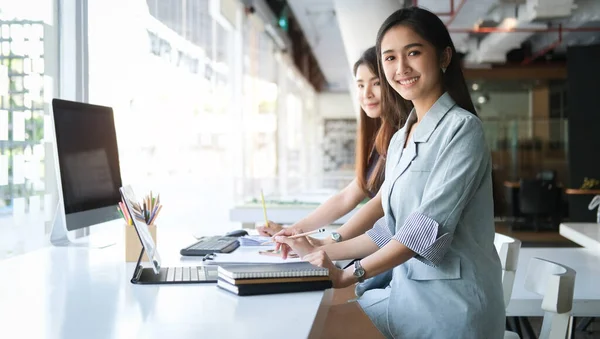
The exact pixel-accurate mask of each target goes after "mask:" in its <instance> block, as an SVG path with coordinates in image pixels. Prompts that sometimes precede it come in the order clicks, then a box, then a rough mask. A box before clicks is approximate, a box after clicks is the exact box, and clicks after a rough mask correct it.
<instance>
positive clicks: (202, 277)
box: [131, 266, 219, 284]
mask: <svg viewBox="0 0 600 339" xmlns="http://www.w3.org/2000/svg"><path fill="white" fill-rule="evenodd" d="M218 276H219V274H218V267H217V266H215V267H211V266H197V267H161V268H160V271H159V273H158V274H156V273H154V270H153V269H152V268H150V267H145V268H144V267H142V266H139V267H138V268H137V269H136V271H135V272H134V274H133V278H131V282H132V283H134V284H186V283H215V282H217V277H218Z"/></svg>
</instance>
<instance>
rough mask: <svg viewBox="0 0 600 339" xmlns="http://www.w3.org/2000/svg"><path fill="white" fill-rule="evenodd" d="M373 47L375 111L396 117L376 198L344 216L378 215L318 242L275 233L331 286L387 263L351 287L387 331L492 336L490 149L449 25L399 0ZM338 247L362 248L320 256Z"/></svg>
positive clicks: (498, 304) (498, 334)
mask: <svg viewBox="0 0 600 339" xmlns="http://www.w3.org/2000/svg"><path fill="white" fill-rule="evenodd" d="M377 51H378V58H379V59H378V61H379V65H380V74H383V75H385V79H386V81H382V82H381V93H382V97H381V104H382V119H383V121H386V120H387V119H393V118H394V117H395V116H396V117H400V119H401V120H404V121H406V124H405V125H404V126H403V127H402V128H401V129H400V130H399V131H398V132H397V133H395V134H394V136H393V138H392V140H391V141H390V146H389V148H388V152H387V157H386V169H385V182H384V183H383V185H382V187H381V190H380V191H379V193H378V194H377V196H376V197H375V198H374V199H373V201H376V202H377V201H378V202H379V204H367V205H366V206H365V207H363V208H361V210H360V211H359V213H358V214H356V215H355V216H354V217H353V219H355V220H360V219H361V216H362V215H361V214H362V213H365V214H367V213H373V214H375V213H376V212H381V211H383V213H384V216H383V217H382V218H381V219H379V220H377V222H375V225H373V227H372V229H370V230H369V231H367V233H366V234H365V235H363V236H360V237H357V238H355V239H351V240H348V241H344V242H341V243H335V244H331V245H326V246H322V247H319V248H314V247H313V246H311V244H309V243H308V242H307V241H306V239H302V238H299V239H289V238H287V237H276V239H275V240H276V241H278V242H281V243H285V244H286V245H288V246H290V247H292V249H294V251H295V252H296V253H298V254H300V255H302V256H303V258H304V259H305V260H307V261H310V262H311V263H312V264H314V265H318V266H322V267H327V268H328V269H329V271H330V277H331V279H332V281H333V286H334V287H336V288H343V287H346V286H349V285H351V284H353V283H355V282H357V281H358V282H362V281H363V280H364V279H365V278H370V277H373V276H378V275H380V274H381V273H383V272H390V271H391V276H392V278H391V281H389V284H387V285H383V286H380V288H374V289H370V290H368V291H366V292H364V294H362V296H360V298H358V303H359V304H360V306H361V307H362V309H363V310H364V311H365V313H366V314H367V316H369V318H370V319H371V320H372V321H373V323H374V324H375V326H376V327H377V328H378V329H379V330H380V331H381V333H383V334H384V335H385V336H386V337H392V338H502V337H503V334H504V319H505V314H504V299H503V293H502V284H501V273H502V272H501V266H500V260H499V258H498V254H497V252H496V250H495V247H494V233H495V228H494V208H493V199H492V178H491V169H492V166H491V157H490V152H489V149H488V148H487V144H486V142H485V138H484V133H483V127H482V123H481V121H480V120H479V118H478V117H477V116H476V115H475V110H474V109H473V103H472V102H471V99H470V96H469V94H468V91H467V87H466V84H465V81H464V77H463V74H462V70H461V68H460V65H459V62H458V61H457V60H456V58H453V56H454V55H455V48H454V44H453V43H452V40H451V39H450V34H449V33H448V30H447V28H446V27H445V25H444V23H443V22H442V21H441V20H440V19H439V18H438V17H437V16H436V15H435V14H433V13H431V12H429V11H427V10H424V9H421V8H416V7H413V8H405V9H401V10H399V11H397V12H395V13H393V14H392V15H391V16H390V17H388V18H387V19H386V21H385V22H384V23H383V25H382V27H381V28H380V30H379V33H378V35H377ZM369 210H371V211H372V212H368V211H369ZM365 223H366V221H365ZM348 258H363V259H361V260H358V261H355V264H354V267H349V268H346V269H344V270H340V269H338V268H336V267H335V266H334V265H333V263H332V262H331V260H340V259H348Z"/></svg>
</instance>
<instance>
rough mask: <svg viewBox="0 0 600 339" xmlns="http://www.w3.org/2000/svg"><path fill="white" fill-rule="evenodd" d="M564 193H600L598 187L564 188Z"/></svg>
mask: <svg viewBox="0 0 600 339" xmlns="http://www.w3.org/2000/svg"><path fill="white" fill-rule="evenodd" d="M565 193H566V194H573V195H574V194H579V195H583V194H600V189H596V190H586V189H579V188H567V189H566V190H565Z"/></svg>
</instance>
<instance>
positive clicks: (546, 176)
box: [535, 170, 556, 184]
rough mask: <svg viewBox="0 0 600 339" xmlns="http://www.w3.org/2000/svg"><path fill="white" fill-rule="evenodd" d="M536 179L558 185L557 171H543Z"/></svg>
mask: <svg viewBox="0 0 600 339" xmlns="http://www.w3.org/2000/svg"><path fill="white" fill-rule="evenodd" d="M535 178H536V179H539V180H543V181H545V182H548V183H552V184H556V171H555V170H542V171H539V172H538V173H537V175H536V176H535Z"/></svg>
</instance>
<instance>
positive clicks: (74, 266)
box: [0, 230, 323, 339]
mask: <svg viewBox="0 0 600 339" xmlns="http://www.w3.org/2000/svg"><path fill="white" fill-rule="evenodd" d="M188 240H189V241H187V240H186V241H184V242H180V243H177V244H176V245H175V246H172V247H171V249H170V250H167V247H166V246H165V243H166V242H165V237H164V235H163V234H161V232H160V230H159V234H158V246H159V247H158V249H159V251H160V253H161V255H162V257H163V266H172V265H175V266H177V265H179V266H195V265H197V264H198V261H194V260H189V259H187V260H183V261H181V260H179V259H180V257H179V254H178V252H179V249H180V248H182V247H184V245H189V244H190V243H191V242H192V241H193V238H191V237H190V238H189V239H188ZM123 258H124V253H123V247H122V242H121V243H119V244H117V245H113V246H111V247H108V248H104V249H86V248H72V247H71V248H66V247H62V248H59V247H47V248H43V249H40V250H37V251H34V252H30V253H27V254H24V255H20V256H17V257H13V258H10V259H6V260H3V261H0V275H1V277H2V278H1V279H0V333H1V337H2V338H61V339H71V338H73V339H80V338H99V339H100V338H102V339H109V338H282V337H286V338H306V337H307V336H308V334H309V332H310V330H311V327H312V324H313V320H314V318H315V315H316V313H317V310H318V308H319V305H320V303H321V299H322V298H323V292H306V293H289V294H276V295H263V296H250V297H238V296H236V295H234V294H231V293H229V292H226V291H223V290H221V289H219V288H218V287H216V284H190V285H147V286H141V285H134V284H131V283H130V282H129V280H130V279H131V275H132V273H133V270H134V268H135V263H127V264H126V263H124V261H123ZM290 306H291V307H290Z"/></svg>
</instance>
